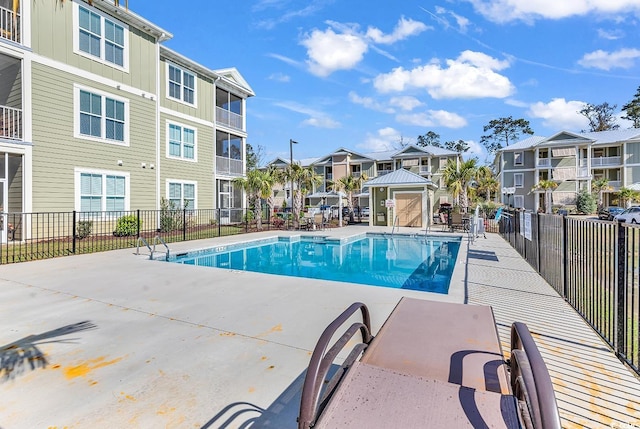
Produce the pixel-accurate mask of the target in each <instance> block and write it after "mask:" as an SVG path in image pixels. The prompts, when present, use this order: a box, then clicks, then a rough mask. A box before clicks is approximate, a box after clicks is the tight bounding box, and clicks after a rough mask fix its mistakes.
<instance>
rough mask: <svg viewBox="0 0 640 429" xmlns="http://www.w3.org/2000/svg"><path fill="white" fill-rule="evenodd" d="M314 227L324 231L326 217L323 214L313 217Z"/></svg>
mask: <svg viewBox="0 0 640 429" xmlns="http://www.w3.org/2000/svg"><path fill="white" fill-rule="evenodd" d="M313 225H314V227H315V229H319V230H323V229H324V215H323V214H322V212H320V213H316V214H314V215H313Z"/></svg>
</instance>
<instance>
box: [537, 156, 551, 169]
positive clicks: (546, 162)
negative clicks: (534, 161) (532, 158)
mask: <svg viewBox="0 0 640 429" xmlns="http://www.w3.org/2000/svg"><path fill="white" fill-rule="evenodd" d="M538 167H551V158H538Z"/></svg>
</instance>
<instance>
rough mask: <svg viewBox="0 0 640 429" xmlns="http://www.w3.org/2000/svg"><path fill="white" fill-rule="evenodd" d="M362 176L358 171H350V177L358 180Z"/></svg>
mask: <svg viewBox="0 0 640 429" xmlns="http://www.w3.org/2000/svg"><path fill="white" fill-rule="evenodd" d="M361 175H362V173H361V172H360V171H352V172H351V176H353V177H354V178H358V177H360V176H361Z"/></svg>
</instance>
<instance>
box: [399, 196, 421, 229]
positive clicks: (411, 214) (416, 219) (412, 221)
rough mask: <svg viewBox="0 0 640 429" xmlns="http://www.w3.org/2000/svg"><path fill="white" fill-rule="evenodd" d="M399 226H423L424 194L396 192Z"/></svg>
mask: <svg viewBox="0 0 640 429" xmlns="http://www.w3.org/2000/svg"><path fill="white" fill-rule="evenodd" d="M394 197H395V200H396V214H397V216H398V225H399V226H415V227H418V228H420V227H422V194H395V195H394Z"/></svg>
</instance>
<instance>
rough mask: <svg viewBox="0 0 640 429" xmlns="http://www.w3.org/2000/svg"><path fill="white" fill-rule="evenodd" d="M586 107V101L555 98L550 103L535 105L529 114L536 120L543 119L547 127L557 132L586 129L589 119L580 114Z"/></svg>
mask: <svg viewBox="0 0 640 429" xmlns="http://www.w3.org/2000/svg"><path fill="white" fill-rule="evenodd" d="M584 105H585V102H584V101H567V100H565V99H564V98H554V99H552V100H551V101H550V102H548V103H543V102H542V101H538V102H537V103H533V104H532V105H531V106H529V111H528V112H527V113H528V114H529V115H530V116H532V117H534V118H541V119H542V123H543V124H544V125H545V126H546V127H549V128H553V129H556V130H558V129H560V130H575V129H584V128H585V127H587V126H588V124H589V123H588V121H587V118H585V117H584V116H582V115H581V114H580V113H578V112H579V111H580V110H582V108H583V107H584Z"/></svg>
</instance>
